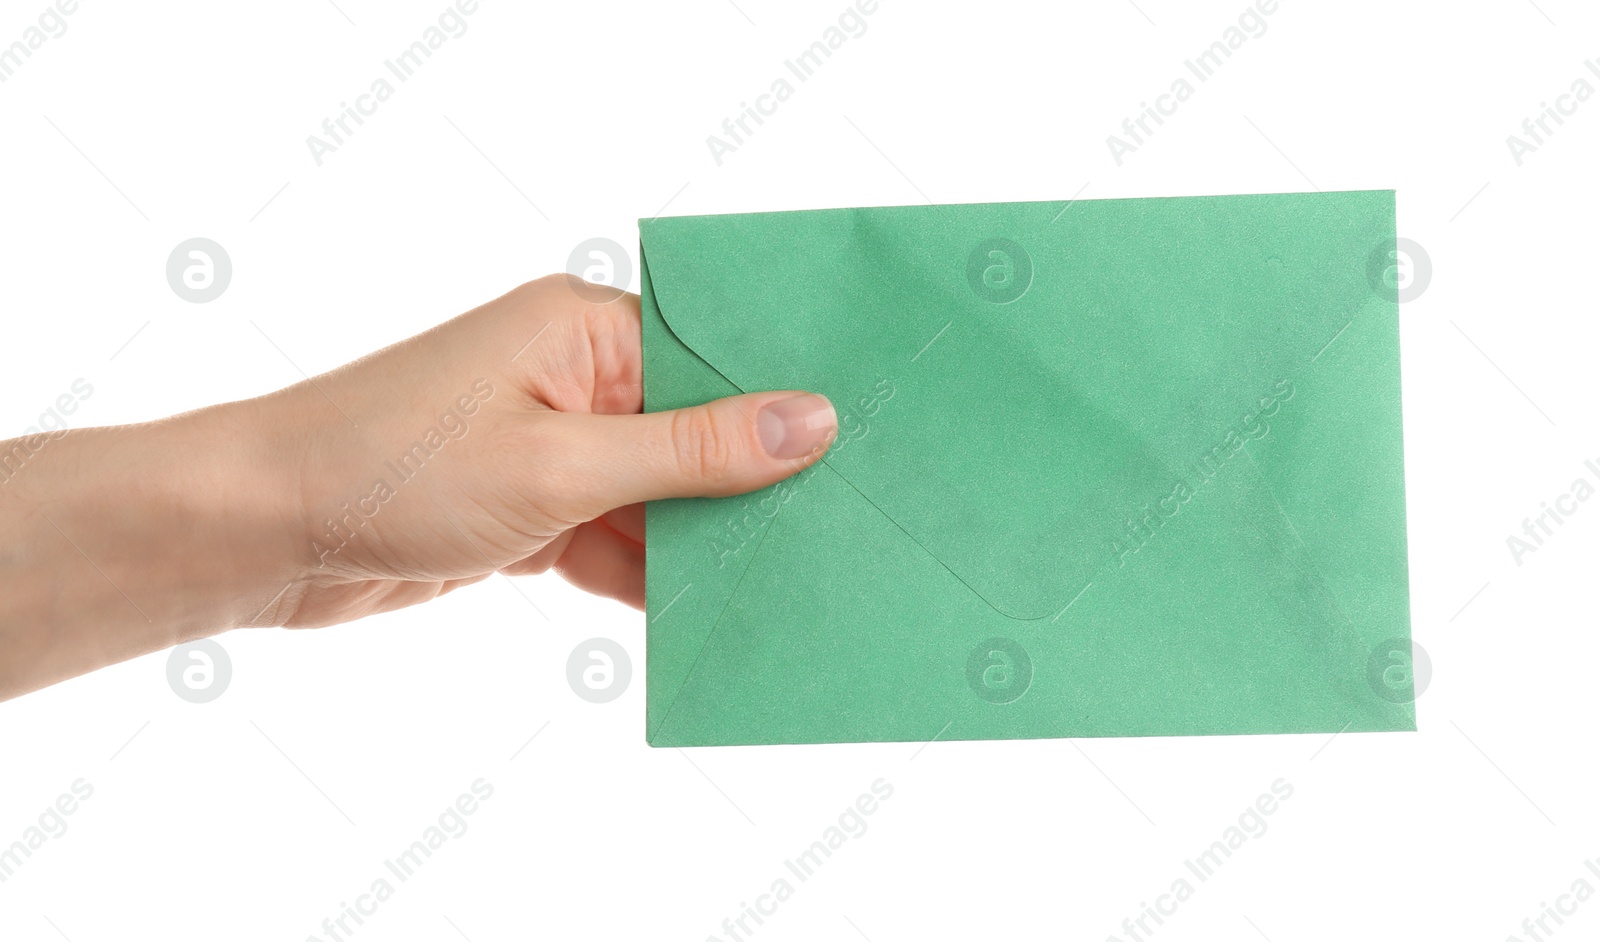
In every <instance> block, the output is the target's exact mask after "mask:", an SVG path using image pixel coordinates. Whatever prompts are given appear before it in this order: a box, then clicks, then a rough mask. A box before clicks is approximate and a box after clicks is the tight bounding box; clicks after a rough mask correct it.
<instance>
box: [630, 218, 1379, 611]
mask: <svg viewBox="0 0 1600 942" xmlns="http://www.w3.org/2000/svg"><path fill="white" fill-rule="evenodd" d="M640 231H641V243H642V250H643V253H644V257H645V263H646V265H647V266H648V268H649V271H650V277H651V283H652V285H653V289H654V292H655V296H656V299H657V301H658V302H659V305H660V310H661V315H662V318H663V320H664V321H665V322H666V324H667V325H668V327H669V328H670V329H671V330H672V331H673V333H674V334H675V335H676V336H677V337H678V338H679V339H680V340H681V341H682V342H683V343H684V344H685V345H686V346H687V347H688V348H689V349H690V350H692V351H693V352H694V353H695V354H696V355H697V356H699V357H701V358H702V359H703V360H705V361H706V363H707V364H709V365H710V366H712V367H713V368H714V369H716V370H717V371H718V372H720V373H721V374H722V375H723V376H724V377H726V378H727V379H728V380H729V382H731V383H732V384H733V385H734V386H736V387H738V388H739V389H741V390H745V391H754V390H761V389H781V388H795V389H809V390H815V391H817V392H821V393H823V394H825V395H827V396H828V397H829V398H830V399H831V400H832V401H833V402H834V404H835V406H836V407H838V409H839V412H840V415H841V435H840V440H839V441H838V442H837V443H836V444H835V446H834V447H833V449H832V450H831V451H830V452H829V454H828V456H827V457H826V458H825V460H826V461H827V463H828V464H829V466H830V467H832V468H833V469H834V470H836V471H838V472H839V473H840V475H841V476H842V477H843V478H844V479H845V480H846V481H847V482H849V483H850V485H851V486H852V487H854V488H855V489H857V490H858V491H859V492H860V493H861V494H862V496H864V497H865V498H866V499H867V500H868V501H870V502H871V504H872V505H874V506H876V507H877V508H878V509H879V510H881V511H882V512H883V513H884V514H885V515H887V516H888V517H889V518H890V519H891V520H892V521H894V523H895V524H896V525H897V526H898V527H899V528H900V529H901V530H903V531H904V532H905V533H906V535H907V536H909V537H910V538H911V539H912V540H914V541H915V542H916V543H917V544H919V545H920V546H921V547H922V548H923V549H925V550H926V551H927V552H928V553H930V554H931V555H932V556H934V557H935V558H936V559H937V560H938V561H939V562H940V563H942V564H943V565H944V566H945V567H946V568H948V569H949V570H950V571H951V572H953V573H954V574H955V575H956V576H957V577H959V578H960V579H961V580H962V581H963V582H964V583H966V584H967V585H968V586H969V587H970V588H971V589H972V590H973V591H974V592H976V593H977V594H978V595H979V596H981V597H982V598H983V599H984V600H985V601H987V602H988V603H989V604H990V605H991V606H993V607H994V608H995V609H997V610H999V611H1001V612H1003V613H1005V614H1007V615H1009V616H1012V617H1015V618H1030V619H1031V618H1043V617H1056V616H1059V614H1060V612H1061V611H1062V610H1063V609H1064V607H1065V606H1067V605H1068V604H1070V602H1071V601H1072V600H1073V599H1074V598H1075V597H1076V596H1077V594H1078V593H1080V592H1081V591H1083V589H1084V587H1085V586H1087V585H1089V584H1091V583H1092V581H1093V579H1094V577H1095V575H1096V573H1097V572H1098V571H1100V570H1101V569H1103V568H1105V567H1106V566H1110V565H1119V564H1120V562H1121V561H1122V560H1125V558H1126V554H1127V553H1128V552H1130V547H1134V546H1136V544H1137V540H1138V534H1139V533H1140V526H1141V524H1140V521H1141V520H1144V519H1146V518H1148V516H1149V515H1150V514H1151V513H1152V512H1153V511H1152V508H1153V507H1159V506H1160V504H1161V502H1162V501H1163V500H1171V499H1173V497H1172V495H1173V489H1174V484H1175V482H1181V481H1184V480H1192V479H1193V477H1194V475H1193V469H1194V466H1195V463H1196V462H1204V461H1215V460H1219V456H1225V455H1227V454H1230V453H1231V452H1232V451H1233V450H1236V449H1237V447H1238V446H1239V445H1241V444H1242V442H1243V440H1244V439H1246V438H1249V437H1255V432H1254V430H1255V429H1257V428H1260V427H1261V426H1262V425H1263V423H1265V422H1268V421H1270V416H1271V415H1272V414H1273V413H1274V412H1276V411H1277V409H1278V408H1279V407H1280V406H1281V402H1282V400H1284V399H1286V398H1287V397H1288V396H1289V395H1292V393H1291V392H1289V390H1291V389H1292V377H1293V376H1294V375H1296V374H1297V373H1298V372H1299V371H1300V370H1301V369H1303V368H1304V367H1305V366H1306V364H1307V363H1308V362H1310V361H1311V360H1312V359H1313V358H1314V357H1315V355H1316V354H1317V353H1318V350H1319V348H1321V347H1323V345H1324V344H1326V343H1327V342H1328V340H1329V338H1330V337H1333V336H1334V335H1335V334H1336V332H1337V331H1338V330H1340V329H1341V326H1342V325H1347V324H1348V323H1350V322H1351V320H1352V319H1353V318H1355V317H1358V316H1360V315H1361V314H1362V313H1363V312H1366V311H1369V310H1374V309H1383V308H1384V307H1385V306H1388V307H1389V309H1390V310H1392V299H1391V300H1385V299H1384V298H1382V297H1381V296H1380V294H1379V293H1378V292H1375V290H1374V285H1373V283H1372V281H1371V280H1370V279H1369V277H1368V261H1369V259H1370V258H1371V257H1373V254H1374V252H1375V251H1379V250H1381V247H1382V246H1383V245H1384V244H1385V242H1392V240H1393V233H1394V230H1393V194H1392V193H1389V192H1363V193H1333V194H1292V195H1277V196H1240V197H1195V198H1184V199H1168V200H1137V201H1126V200H1105V201H1080V202H1078V203H1076V204H1072V205H1070V206H1069V207H1068V208H1067V209H1066V210H1065V211H1063V209H1062V204H1061V203H1025V204H1016V203H1011V204H977V205H967V206H929V207H886V208H875V209H843V210H818V211H808V212H794V213H758V214H748V215H737V216H702V217H679V218H670V219H656V220H646V221H643V222H641V225H640Z"/></svg>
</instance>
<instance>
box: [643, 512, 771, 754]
mask: <svg viewBox="0 0 1600 942" xmlns="http://www.w3.org/2000/svg"><path fill="white" fill-rule="evenodd" d="M781 516H783V506H782V505H781V504H780V505H779V507H778V511H777V512H776V513H774V514H773V515H772V519H771V520H770V521H768V522H767V525H766V527H765V528H764V529H763V530H762V531H761V534H760V536H757V537H756V545H755V546H753V547H751V548H750V560H749V562H747V563H745V566H744V570H743V571H741V572H740V573H739V578H738V580H737V581H736V582H734V584H733V590H732V591H730V592H729V593H728V598H727V601H725V602H723V603H722V609H721V610H720V611H718V612H717V620H716V621H714V622H712V623H711V630H710V631H708V632H706V640H704V641H702V642H701V643H700V650H699V651H697V652H695V655H694V660H693V661H691V662H690V664H689V669H688V670H686V671H684V672H683V680H681V681H679V683H678V689H677V690H676V691H675V692H674V693H673V694H672V702H671V703H668V704H667V708H666V710H664V711H662V714H661V720H660V721H659V722H657V723H656V727H655V729H653V730H651V731H650V735H649V737H648V741H649V742H651V743H652V744H653V743H654V742H655V738H656V736H658V735H659V734H660V733H661V730H662V728H663V727H665V726H666V725H667V720H669V719H671V718H672V711H673V710H675V709H677V707H678V701H679V700H680V699H682V697H683V688H685V687H687V686H689V681H690V680H691V679H692V678H693V677H694V672H695V670H697V669H698V668H699V667H700V659H701V658H703V657H705V653H706V649H707V648H710V647H711V642H712V640H713V639H714V638H716V636H717V632H718V631H719V630H721V628H722V620H723V619H724V618H725V617H727V614H728V609H729V608H731V607H732V606H733V600H734V599H736V598H738V597H739V590H740V589H741V588H742V587H743V586H744V580H745V577H747V576H749V575H750V570H751V569H752V568H754V567H755V564H756V557H757V556H759V555H760V554H761V547H762V546H763V545H765V543H766V542H767V534H769V533H771V532H772V530H773V528H774V527H776V526H777V525H778V518H779V517H781Z"/></svg>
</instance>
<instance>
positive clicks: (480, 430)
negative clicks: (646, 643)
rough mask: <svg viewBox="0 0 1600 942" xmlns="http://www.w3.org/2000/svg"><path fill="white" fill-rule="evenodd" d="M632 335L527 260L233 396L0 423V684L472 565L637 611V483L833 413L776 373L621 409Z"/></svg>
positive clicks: (457, 582) (825, 427)
mask: <svg viewBox="0 0 1600 942" xmlns="http://www.w3.org/2000/svg"><path fill="white" fill-rule="evenodd" d="M639 331H640V329H639V299H638V297H637V296H636V295H631V294H625V295H622V296H621V297H620V298H616V299H615V300H611V301H610V302H609V303H605V302H604V301H603V299H596V298H595V296H594V294H593V293H592V292H589V291H582V292H580V291H576V290H574V283H573V282H572V281H570V280H569V278H568V276H564V275H553V276H550V277H547V278H542V279H539V280H538V281H533V282H529V283H528V284H525V285H522V286H520V287H518V288H516V289H514V290H512V291H510V292H509V293H507V294H505V295H503V296H502V297H499V298H496V299H495V300H493V301H490V302H489V303H487V304H484V305H482V306H481V307H478V308H475V309H473V310H471V311H468V312H467V313H465V314H462V315H460V316H459V317H456V318H454V319H452V320H450V321H447V322H445V323H444V324H441V325H439V326H438V327H435V328H433V329H432V330H429V331H427V332H425V333H422V334H419V335H418V336H416V337H412V338H411V339H409V340H405V341H402V342H400V343H398V344H395V345H394V346H391V347H388V348H386V349H384V350H380V351H379V352H377V353H374V354H371V355H369V356H367V357H364V358H362V359H360V360H357V361H355V362H354V363H350V364H347V365H345V366H343V367H340V368H339V369H336V370H334V371H332V372H330V373H326V374H324V375H321V376H318V377H315V378H313V379H311V380H310V381H308V382H303V383H299V384H296V385H294V386H290V387H288V388H287V389H283V390H280V391H278V392H275V393H271V394H268V395H265V396H262V397H260V398H257V399H250V400H245V401H242V402H233V403H226V404H223V405H218V406H212V407H209V408H205V409H200V410H198V411H195V412H189V413H185V414H183V415H178V416H173V417H171V418H167V419H161V420H159V421H154V422H147V423H142V424H139V425H127V426H117V427H110V428H87V429H77V430H73V431H69V432H66V433H63V434H61V435H60V436H59V437H56V438H51V439H49V440H45V441H40V440H38V439H34V440H33V441H30V442H25V441H24V440H22V439H14V440H11V441H6V442H0V533H4V534H5V537H6V538H5V539H4V540H3V541H0V652H3V653H0V699H6V698H10V697H14V696H17V695H19V694H23V693H27V692H29V691H32V690H36V689H38V688H40V687H44V686H47V685H49V684H53V683H56V682H58V681H61V680H64V679H66V678H68V677H73V676H76V675H78V674H82V673H85V672H88V671H91V670H94V669H96V668H98V667H102V666H105V665H107V664H113V663H116V662H118V661H122V660H126V659H128V658H131V657H136V656H138V655H141V654H146V653H149V652H152V651H159V650H162V649H164V648H167V647H170V646H172V645H175V644H180V643H183V642H187V641H193V640H196V639H198V638H202V637H206V636H209V635H214V634H218V633H221V632H223V631H228V630H231V629H234V628H244V627H267V626H283V627H290V628H313V627H321V626H326V625H333V624H337V623H340V622H347V621H351V620H354V619H357V618H361V617H364V616H367V615H372V614H375V613H379V612H386V611H391V610H394V609H398V608H403V607H405V606H408V605H414V604H417V603H419V602H425V601H428V600H430V599H433V598H435V597H437V596H440V595H443V594H444V593H446V592H450V591H453V590H455V589H458V588H460V587H462V586H466V585H470V584H472V583H474V582H479V581H481V580H483V579H486V578H488V577H489V576H490V575H493V574H494V573H495V572H497V571H498V572H504V573H507V574H509V575H524V574H532V573H542V572H546V571H549V570H554V571H555V572H557V573H559V574H560V575H561V576H562V577H563V578H565V579H566V580H567V581H568V582H570V583H572V584H573V585H575V586H577V587H578V588H580V589H584V590H586V591H588V592H591V593H594V594H596V595H599V596H604V597H607V598H611V599H616V600H618V601H621V602H624V603H626V604H628V605H631V606H633V607H635V608H642V607H643V606H644V504H643V502H644V501H649V500H658V499H665V498H673V497H696V496H705V497H723V496H730V495H734V494H740V493H744V492H747V491H752V490H756V489H759V488H762V487H765V486H767V485H770V484H773V483H776V482H777V481H779V480H782V479H783V478H785V477H788V476H789V475H791V474H794V473H797V472H799V471H801V470H803V469H804V468H806V467H808V466H809V465H811V464H813V463H814V462H816V461H817V460H819V459H820V458H821V456H822V454H823V453H824V452H825V451H826V449H827V447H828V446H829V445H830V444H831V443H832V441H833V438H834V436H835V435H836V434H837V418H836V415H835V413H834V411H833V408H832V406H831V405H829V404H828V402H827V400H826V399H824V398H822V397H820V396H814V395H812V394H809V393H804V392H800V391H795V390H780V391H772V392H756V393H749V394H747V395H743V396H736V397H732V398H729V399H722V400H718V401H716V402H712V403H708V404H706V405H703V406H697V407H694V408H688V409H682V410H679V411H676V412H656V413H649V414H640V413H641V411H642V407H643V395H642V386H641V378H640V377H641V372H640V370H641V349H640V332H639ZM447 415H454V416H455V418H454V419H450V418H446V416H447ZM430 429H435V430H438V431H440V432H442V433H444V434H443V435H442V436H440V435H439V434H437V433H436V434H435V436H434V438H433V439H432V443H431V444H432V445H436V446H438V447H436V448H433V447H430V448H429V449H427V450H425V451H424V452H423V453H421V457H418V456H417V453H415V452H412V451H411V449H412V446H413V445H414V444H415V443H416V442H418V441H419V440H422V439H424V437H425V434H426V433H427V432H428V430H430ZM19 449H20V450H19ZM408 454H411V455H412V456H413V457H412V459H411V463H410V464H407V465H404V466H403V467H402V466H401V464H400V461H401V459H402V458H403V457H404V456H406V455H408ZM379 480H383V481H384V482H385V483H386V484H387V486H388V490H387V492H385V491H384V490H383V489H381V488H378V489H375V484H376V483H377V482H378V481H379ZM369 511H370V513H369ZM330 521H331V522H332V523H333V524H334V526H333V527H330V526H329V524H330Z"/></svg>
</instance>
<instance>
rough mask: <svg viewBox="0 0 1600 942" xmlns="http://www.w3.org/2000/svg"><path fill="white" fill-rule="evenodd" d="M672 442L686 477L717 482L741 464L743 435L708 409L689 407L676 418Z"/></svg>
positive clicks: (725, 478) (673, 419)
mask: <svg viewBox="0 0 1600 942" xmlns="http://www.w3.org/2000/svg"><path fill="white" fill-rule="evenodd" d="M672 443H673V451H674V458H675V460H676V461H677V465H678V470H679V471H680V472H681V473H682V474H683V475H684V476H685V477H686V478H690V479H694V480H701V481H705V482H707V483H708V484H712V485H717V484H722V483H725V482H727V481H728V480H729V479H730V478H731V477H732V475H733V472H734V469H735V468H736V467H737V466H738V461H739V457H740V455H741V454H742V453H743V451H744V444H743V442H742V440H741V439H740V437H739V435H738V434H737V433H736V432H734V431H733V430H732V429H730V428H728V426H727V424H726V423H722V422H718V421H717V419H716V416H715V415H713V414H712V413H711V412H710V411H709V410H706V409H687V410H685V411H682V412H679V413H677V414H675V415H674V416H673V417H672Z"/></svg>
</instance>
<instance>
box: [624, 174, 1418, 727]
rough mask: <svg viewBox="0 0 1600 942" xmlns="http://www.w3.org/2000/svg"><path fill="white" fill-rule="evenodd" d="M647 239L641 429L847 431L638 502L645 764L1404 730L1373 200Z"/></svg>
mask: <svg viewBox="0 0 1600 942" xmlns="http://www.w3.org/2000/svg"><path fill="white" fill-rule="evenodd" d="M639 226H640V242H641V254H642V260H643V263H642V267H643V279H642V280H643V285H642V296H643V320H644V324H643V330H644V395H645V408H646V409H647V410H650V411H655V410H661V409H673V408H678V407H682V406H688V405H694V404H698V403H703V402H707V401H709V400H712V399H716V398H720V397H723V396H730V395H736V394H738V393H741V392H753V391H758V390H769V389H805V390H812V391H815V392H819V393H823V394H825V395H826V396H828V398H829V399H830V400H832V402H833V403H834V405H835V407H836V408H837V410H838V412H839V415H840V434H839V439H838V440H837V441H836V442H835V443H834V445H833V447H832V449H831V450H830V451H829V452H828V453H827V455H826V456H825V457H824V459H823V460H822V461H821V462H820V463H818V464H817V465H815V466H813V467H812V468H810V469H808V470H806V471H805V472H803V473H801V474H800V475H798V476H796V477H794V478H791V479H790V480H788V481H785V482H783V483H781V484H778V485H776V486H774V487H771V488H768V489H766V490H764V491H761V492H758V493H755V494H751V495H747V496H744V497H735V498H726V499H715V500H712V499H697V500H671V501H660V502H656V503H652V504H651V505H650V506H649V508H648V517H647V526H648V529H647V534H648V536H647V549H646V556H647V570H648V577H647V589H648V591H647V595H648V606H647V608H648V611H647V621H648V629H647V630H648V664H647V677H648V697H647V699H648V708H647V726H646V736H647V739H648V741H649V742H650V743H651V744H652V745H656V746H691V745H695V746H699V745H732V744H754V743H813V742H856V741H927V740H931V739H934V738H935V737H937V738H940V739H1021V738H1039V737H1076V736H1157V735H1168V736H1170V735H1203V734H1217V733H1306V732H1329V733H1332V732H1337V731H1340V730H1350V731H1363V730H1411V729H1415V728H1416V727H1415V722H1416V721H1415V713H1414V711H1413V706H1412V679H1411V652H1412V648H1411V643H1410V619H1409V615H1408V599H1407V584H1406V540H1405V495H1404V486H1403V485H1404V481H1403V475H1402V467H1401V434H1400V367H1399V330H1398V315H1399V311H1398V305H1397V302H1396V282H1395V278H1396V274H1397V272H1396V266H1395V261H1394V259H1395V257H1396V256H1395V254H1394V248H1395V225H1394V194H1393V192H1392V191H1380V192H1348V193H1311V194H1281V195H1262V196H1220V197H1192V198H1174V199H1135V200H1093V201H1078V202H1073V203H1067V204H1063V203H1061V202H1053V203H995V204H983V205H964V206H914V207H885V208H873V209H838V210H816V211H806V212H788V213H755V214H749V215H730V216H692V217H680V218H667V219H648V220H641V222H640V224H639Z"/></svg>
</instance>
